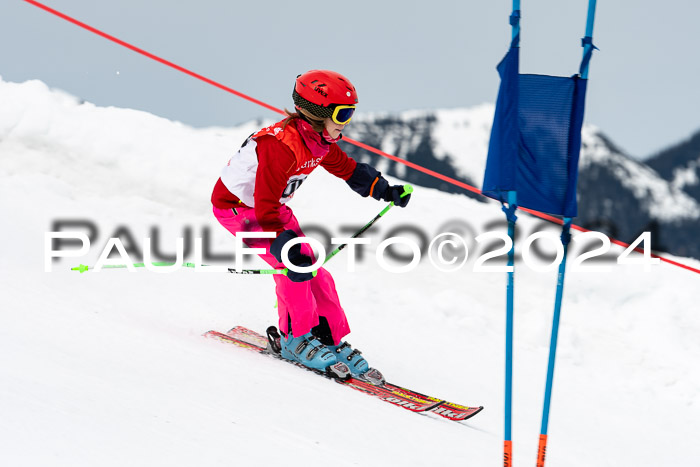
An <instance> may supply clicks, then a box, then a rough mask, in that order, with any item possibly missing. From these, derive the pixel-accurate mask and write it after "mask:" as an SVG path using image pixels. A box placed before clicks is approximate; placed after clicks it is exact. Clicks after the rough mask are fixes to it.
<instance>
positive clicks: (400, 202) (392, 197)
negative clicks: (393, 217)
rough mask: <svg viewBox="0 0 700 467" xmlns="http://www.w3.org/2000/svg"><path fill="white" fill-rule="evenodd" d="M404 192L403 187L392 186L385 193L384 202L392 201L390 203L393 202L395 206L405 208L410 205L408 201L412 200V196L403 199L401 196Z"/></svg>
mask: <svg viewBox="0 0 700 467" xmlns="http://www.w3.org/2000/svg"><path fill="white" fill-rule="evenodd" d="M403 192H404V188H403V185H394V186H390V187H388V188H387V189H386V191H385V192H384V195H383V196H382V199H383V200H384V201H390V202H391V201H393V202H394V205H395V206H399V207H401V208H405V207H406V205H407V204H408V201H409V200H410V199H411V195H410V194H408V195H406V196H404V197H403V198H402V197H401V195H402V194H403Z"/></svg>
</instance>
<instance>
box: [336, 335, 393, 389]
mask: <svg viewBox="0 0 700 467" xmlns="http://www.w3.org/2000/svg"><path fill="white" fill-rule="evenodd" d="M327 347H328V350H330V351H332V352H333V353H334V354H335V358H336V359H337V360H338V363H345V364H346V365H347V366H348V367H349V368H350V373H352V376H353V377H355V378H359V379H363V380H365V381H368V382H370V383H372V384H374V385H377V386H381V385H382V384H384V376H382V374H381V373H380V372H379V370H375V369H374V368H370V367H369V363H367V360H365V358H364V357H363V356H362V352H360V351H359V350H355V349H353V348H352V346H350V344H349V343H348V342H341V343H340V345H329V346H327Z"/></svg>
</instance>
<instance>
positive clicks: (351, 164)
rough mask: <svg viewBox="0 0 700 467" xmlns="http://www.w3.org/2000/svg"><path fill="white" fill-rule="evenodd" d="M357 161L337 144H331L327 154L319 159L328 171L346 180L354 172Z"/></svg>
mask: <svg viewBox="0 0 700 467" xmlns="http://www.w3.org/2000/svg"><path fill="white" fill-rule="evenodd" d="M355 166H357V162H355V160H354V159H352V158H351V157H349V156H348V155H347V154H346V153H345V151H343V150H342V149H340V147H339V146H338V145H337V144H333V145H331V148H330V150H329V151H328V155H327V156H326V157H324V158H323V160H322V161H321V167H323V168H324V169H326V170H327V171H328V173H330V174H332V175H335V176H336V177H338V178H342V179H343V180H345V181H347V180H348V179H349V178H350V177H351V176H352V174H353V173H354V172H355Z"/></svg>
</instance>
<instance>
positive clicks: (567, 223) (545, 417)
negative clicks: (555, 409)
mask: <svg viewBox="0 0 700 467" xmlns="http://www.w3.org/2000/svg"><path fill="white" fill-rule="evenodd" d="M595 7H596V0H589V1H588V16H587V18H586V36H585V37H584V38H583V41H582V42H583V59H582V60H581V70H580V75H581V78H582V79H588V65H589V64H590V60H591V55H592V54H593V49H594V48H595V46H594V45H593V23H594V20H595ZM570 230H571V218H570V217H565V218H564V224H563V225H562V232H561V242H562V245H563V247H564V256H563V257H562V260H561V263H560V264H559V274H558V276H557V293H556V297H555V303H554V317H553V318H552V336H551V339H550V343H549V363H548V365H547V383H546V386H545V391H544V406H543V409H542V427H541V430H540V440H539V447H538V449H537V467H544V461H545V457H546V453H547V430H548V428H549V409H550V403H551V400H552V385H553V382H554V363H555V361H556V354H557V339H558V336H559V320H560V316H561V302H562V297H563V294H564V277H565V275H566V258H567V253H568V247H569V241H570V240H571V232H570Z"/></svg>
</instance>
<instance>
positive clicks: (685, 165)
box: [645, 131, 700, 200]
mask: <svg viewBox="0 0 700 467" xmlns="http://www.w3.org/2000/svg"><path fill="white" fill-rule="evenodd" d="M645 162H646V163H647V165H649V167H651V168H653V169H654V170H656V171H657V172H658V173H659V175H661V176H662V177H663V178H664V179H666V180H668V181H669V182H671V183H672V184H673V185H674V186H675V187H677V188H679V189H682V190H683V191H685V192H686V193H688V194H689V195H690V196H692V197H693V198H694V199H696V200H700V131H698V132H697V133H695V134H694V135H693V136H691V137H690V138H689V139H688V140H686V141H683V142H682V143H679V144H677V145H675V146H672V147H670V148H668V149H666V150H664V151H661V152H660V153H659V154H657V155H655V156H653V157H651V158H650V159H648V160H646V161H645Z"/></svg>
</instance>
